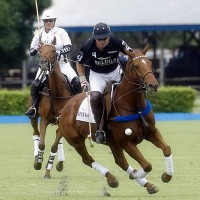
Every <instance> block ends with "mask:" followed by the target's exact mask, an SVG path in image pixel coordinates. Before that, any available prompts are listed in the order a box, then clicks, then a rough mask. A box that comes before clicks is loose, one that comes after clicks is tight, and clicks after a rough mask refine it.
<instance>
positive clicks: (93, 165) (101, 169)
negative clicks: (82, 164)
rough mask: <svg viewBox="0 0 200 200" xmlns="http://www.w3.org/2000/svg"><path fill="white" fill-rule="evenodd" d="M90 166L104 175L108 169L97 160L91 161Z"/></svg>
mask: <svg viewBox="0 0 200 200" xmlns="http://www.w3.org/2000/svg"><path fill="white" fill-rule="evenodd" d="M92 168H93V169H95V170H97V171H98V172H100V173H101V174H102V175H103V176H105V175H106V173H107V172H109V170H108V169H107V168H105V167H103V166H102V165H100V164H99V163H97V162H93V163H92Z"/></svg>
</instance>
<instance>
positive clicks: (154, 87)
mask: <svg viewBox="0 0 200 200" xmlns="http://www.w3.org/2000/svg"><path fill="white" fill-rule="evenodd" d="M148 87H149V89H150V90H151V91H154V92H157V89H158V83H150V84H149V86H148Z"/></svg>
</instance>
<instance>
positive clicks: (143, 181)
mask: <svg viewBox="0 0 200 200" xmlns="http://www.w3.org/2000/svg"><path fill="white" fill-rule="evenodd" d="M133 171H134V169H133V168H132V167H131V166H130V165H129V166H128V169H127V170H126V172H127V173H128V175H130V173H132V172H133ZM133 173H134V172H133ZM133 180H135V181H136V182H137V183H138V184H139V185H140V186H142V187H144V186H145V184H146V183H147V182H148V181H147V179H146V178H135V179H133Z"/></svg>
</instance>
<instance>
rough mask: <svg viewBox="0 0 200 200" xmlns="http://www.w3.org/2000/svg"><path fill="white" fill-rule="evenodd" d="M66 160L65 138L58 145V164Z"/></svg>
mask: <svg viewBox="0 0 200 200" xmlns="http://www.w3.org/2000/svg"><path fill="white" fill-rule="evenodd" d="M64 160H65V154H64V149H63V138H61V139H60V142H59V144H58V162H60V161H64Z"/></svg>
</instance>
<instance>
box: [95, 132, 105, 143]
mask: <svg viewBox="0 0 200 200" xmlns="http://www.w3.org/2000/svg"><path fill="white" fill-rule="evenodd" d="M95 138H96V143H98V144H105V143H106V133H105V132H104V131H103V130H97V131H96V133H95Z"/></svg>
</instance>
